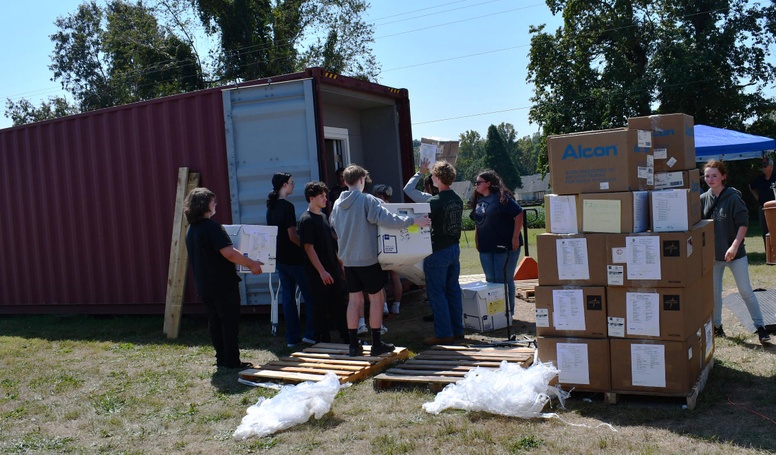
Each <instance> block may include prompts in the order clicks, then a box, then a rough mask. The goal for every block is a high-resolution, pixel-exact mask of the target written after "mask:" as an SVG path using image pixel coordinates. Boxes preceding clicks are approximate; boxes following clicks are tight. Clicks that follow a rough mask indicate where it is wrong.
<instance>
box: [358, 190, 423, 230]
mask: <svg viewBox="0 0 776 455" xmlns="http://www.w3.org/2000/svg"><path fill="white" fill-rule="evenodd" d="M366 196H367V197H368V200H367V206H368V207H367V213H366V218H367V220H368V221H369V222H370V223H372V224H376V225H378V226H383V227H387V228H396V229H401V228H406V227H409V226H411V225H412V223H413V220H412V217H409V216H401V215H395V214H393V213H391V211H390V210H388V209H387V208H385V207H383V204H382V203H380V200H379V199H377V198H376V197H374V196H372V195H371V194H367V195H366Z"/></svg>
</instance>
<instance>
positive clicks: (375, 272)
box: [345, 264, 385, 294]
mask: <svg viewBox="0 0 776 455" xmlns="http://www.w3.org/2000/svg"><path fill="white" fill-rule="evenodd" d="M345 282H346V285H347V288H348V292H362V291H366V293H367V294H377V293H378V292H380V291H382V289H383V286H384V285H385V273H384V272H383V269H381V268H380V264H373V265H368V266H366V267H347V266H346V267H345Z"/></svg>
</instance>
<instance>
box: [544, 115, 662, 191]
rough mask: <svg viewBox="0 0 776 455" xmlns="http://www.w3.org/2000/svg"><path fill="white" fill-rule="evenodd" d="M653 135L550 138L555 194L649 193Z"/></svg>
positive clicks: (627, 133) (601, 133)
mask: <svg viewBox="0 0 776 455" xmlns="http://www.w3.org/2000/svg"><path fill="white" fill-rule="evenodd" d="M650 140H651V139H650V133H649V132H645V131H641V132H640V131H636V130H632V129H631V130H628V129H625V128H618V129H611V130H601V131H590V132H584V133H574V134H566V135H562V136H550V137H549V138H548V139H547V148H548V153H549V160H550V186H551V187H552V191H553V192H554V193H556V194H581V193H609V192H617V191H636V190H650V189H652V188H653V185H654V166H653V159H652V149H651V142H650Z"/></svg>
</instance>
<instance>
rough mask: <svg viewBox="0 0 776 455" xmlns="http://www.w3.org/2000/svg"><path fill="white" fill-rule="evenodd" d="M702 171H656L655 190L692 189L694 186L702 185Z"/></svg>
mask: <svg viewBox="0 0 776 455" xmlns="http://www.w3.org/2000/svg"><path fill="white" fill-rule="evenodd" d="M700 182H701V171H700V170H699V169H697V168H696V169H690V170H688V171H668V172H657V171H655V189H656V190H668V189H671V188H688V189H689V188H692V187H693V185H695V184H698V185H700Z"/></svg>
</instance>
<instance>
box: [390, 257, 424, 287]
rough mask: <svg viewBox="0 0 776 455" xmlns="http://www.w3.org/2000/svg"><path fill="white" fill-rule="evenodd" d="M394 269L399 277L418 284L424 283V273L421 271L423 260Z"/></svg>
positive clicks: (422, 284)
mask: <svg viewBox="0 0 776 455" xmlns="http://www.w3.org/2000/svg"><path fill="white" fill-rule="evenodd" d="M394 270H396V272H397V273H398V274H399V276H400V277H402V278H406V279H407V280H410V281H411V282H412V283H414V284H417V285H418V286H425V285H426V273H425V272H424V271H423V261H418V263H417V264H414V265H408V266H404V267H399V268H398V269H394Z"/></svg>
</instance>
